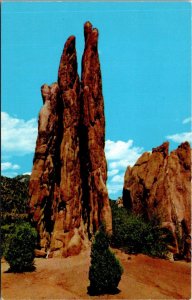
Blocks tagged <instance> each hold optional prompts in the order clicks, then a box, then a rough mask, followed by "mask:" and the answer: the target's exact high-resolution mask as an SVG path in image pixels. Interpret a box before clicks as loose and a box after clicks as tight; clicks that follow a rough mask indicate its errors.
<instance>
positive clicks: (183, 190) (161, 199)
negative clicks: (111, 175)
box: [123, 142, 191, 256]
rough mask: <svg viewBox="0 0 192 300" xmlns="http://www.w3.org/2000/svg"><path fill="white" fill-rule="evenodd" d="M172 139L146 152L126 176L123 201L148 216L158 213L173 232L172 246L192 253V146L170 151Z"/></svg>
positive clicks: (129, 168)
mask: <svg viewBox="0 0 192 300" xmlns="http://www.w3.org/2000/svg"><path fill="white" fill-rule="evenodd" d="M168 148H169V143H168V142H166V143H164V144H163V145H161V146H160V147H157V148H154V149H152V153H148V152H145V153H144V154H143V155H142V156H141V157H140V158H139V159H138V161H137V162H136V164H135V165H134V166H133V167H132V168H131V167H128V168H127V170H126V173H125V177H124V189H123V203H124V206H126V207H127V208H129V209H131V210H132V211H133V212H134V213H136V214H142V215H144V216H145V217H147V218H148V219H150V218H151V217H152V216H154V215H157V216H159V217H160V218H161V221H162V226H163V227H165V228H167V229H169V230H170V231H171V232H172V234H173V241H172V247H171V250H172V251H173V252H174V253H179V254H184V255H186V256H189V246H190V245H189V240H190V234H191V150H190V145H189V143H188V142H185V143H183V144H181V145H180V146H179V147H178V148H177V149H176V150H175V151H172V152H171V153H170V155H169V154H168Z"/></svg>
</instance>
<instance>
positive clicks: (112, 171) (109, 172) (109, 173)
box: [108, 169, 119, 177]
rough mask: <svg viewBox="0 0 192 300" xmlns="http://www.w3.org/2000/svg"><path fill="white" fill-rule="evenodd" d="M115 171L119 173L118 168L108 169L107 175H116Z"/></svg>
mask: <svg viewBox="0 0 192 300" xmlns="http://www.w3.org/2000/svg"><path fill="white" fill-rule="evenodd" d="M117 173H119V170H117V169H114V170H111V171H108V176H109V177H111V176H114V175H116V174H117Z"/></svg>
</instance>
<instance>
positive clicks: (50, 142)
mask: <svg viewBox="0 0 192 300" xmlns="http://www.w3.org/2000/svg"><path fill="white" fill-rule="evenodd" d="M84 34H85V51H84V55H83V60H82V83H81V82H80V80H79V76H78V73H77V56H76V49H75V37H74V36H71V37H69V39H68V40H67V42H66V43H65V46H64V50H63V54H62V56H61V61H60V66H59V72H58V83H55V84H53V85H51V86H50V87H49V86H47V85H44V86H43V87H42V96H43V102H44V105H43V107H42V109H41V111H40V115H39V126H38V137H37V143H36V150H35V156H34V165H33V170H32V174H31V179H30V188H29V195H30V201H29V205H30V215H31V217H32V220H33V221H34V222H35V224H36V226H37V229H38V232H39V236H40V247H41V250H43V251H49V253H50V254H49V255H50V256H69V255H75V254H78V253H79V252H80V251H81V249H82V248H84V247H86V245H87V243H88V239H90V238H91V237H92V235H93V234H94V233H95V231H96V230H97V229H98V227H99V225H100V224H101V222H105V224H106V228H107V230H108V231H109V232H110V231H111V228H112V220H111V209H110V205H109V199H108V193H107V189H106V179H107V175H106V174H107V171H106V169H107V166H106V159H105V154H104V141H105V117H104V102H103V96H102V84H101V72H100V63H99V57H98V51H97V42H98V31H97V30H96V29H92V25H91V24H90V23H89V22H87V23H86V24H85V27H84Z"/></svg>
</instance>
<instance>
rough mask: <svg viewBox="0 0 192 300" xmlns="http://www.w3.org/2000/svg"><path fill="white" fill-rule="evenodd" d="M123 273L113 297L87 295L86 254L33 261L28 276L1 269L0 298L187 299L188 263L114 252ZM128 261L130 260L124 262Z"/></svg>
mask: <svg viewBox="0 0 192 300" xmlns="http://www.w3.org/2000/svg"><path fill="white" fill-rule="evenodd" d="M115 252H116V254H117V256H118V257H119V259H120V260H121V262H122V265H123V267H124V273H123V276H122V279H121V282H120V283H119V286H118V288H119V290H120V292H119V293H118V294H116V295H102V296H99V297H98V296H97V297H91V296H89V295H88V294H87V286H88V285H89V280H88V271H89V263H90V253H89V251H86V252H84V253H82V254H80V255H79V256H75V257H69V258H66V259H56V258H55V259H40V258H39V259H36V271H35V272H32V273H24V274H13V273H6V270H8V265H7V264H6V263H5V262H3V263H2V264H1V267H2V271H1V272H2V278H1V280H2V297H3V299H4V300H8V299H14V300H16V299H22V300H24V299H27V300H30V299H31V300H39V299H48V300H51V299H190V291H191V286H190V277H191V276H190V275H191V269H190V263H186V262H169V261H166V260H161V259H153V258H150V257H147V256H145V255H137V256H133V255H132V256H128V255H126V254H124V253H121V252H120V251H119V250H115ZM128 258H130V259H128Z"/></svg>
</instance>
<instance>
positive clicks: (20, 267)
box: [4, 222, 37, 272]
mask: <svg viewBox="0 0 192 300" xmlns="http://www.w3.org/2000/svg"><path fill="white" fill-rule="evenodd" d="M36 241H37V232H36V230H35V229H34V228H32V227H31V225H30V224H29V223H26V222H23V223H20V224H15V225H14V228H13V229H12V230H11V233H9V234H8V236H7V241H6V243H5V249H4V257H5V259H6V261H7V262H8V263H9V265H10V270H11V271H13V272H24V271H29V270H33V269H34V257H35V255H34V250H35V246H36Z"/></svg>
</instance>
